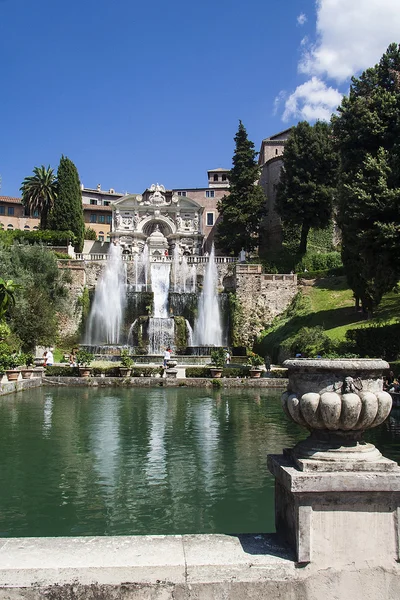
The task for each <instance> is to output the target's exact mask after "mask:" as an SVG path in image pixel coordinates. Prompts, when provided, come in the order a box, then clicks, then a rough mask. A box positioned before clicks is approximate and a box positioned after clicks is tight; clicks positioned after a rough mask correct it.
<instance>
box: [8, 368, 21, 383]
mask: <svg viewBox="0 0 400 600" xmlns="http://www.w3.org/2000/svg"><path fill="white" fill-rule="evenodd" d="M6 375H7V379H8V381H17V380H18V375H19V371H17V370H16V369H7V370H6Z"/></svg>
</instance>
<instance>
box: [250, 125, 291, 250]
mask: <svg viewBox="0 0 400 600" xmlns="http://www.w3.org/2000/svg"><path fill="white" fill-rule="evenodd" d="M291 130H292V128H291V127H289V129H285V130H284V131H281V132H279V133H276V134H275V135H272V136H271V137H269V138H266V139H264V140H263V141H262V142H261V148H260V153H259V159H258V164H259V166H260V180H259V183H260V185H261V186H262V188H263V190H264V192H265V194H266V196H267V215H266V217H265V226H264V228H263V229H264V234H263V239H262V241H261V248H260V250H261V252H262V253H265V252H267V251H268V250H274V249H278V248H280V246H281V244H282V225H281V220H280V218H279V215H278V213H277V212H276V210H275V201H276V186H277V184H278V183H279V179H280V175H281V169H282V166H283V159H282V155H283V151H284V148H285V142H286V140H287V139H288V137H289V135H290V132H291Z"/></svg>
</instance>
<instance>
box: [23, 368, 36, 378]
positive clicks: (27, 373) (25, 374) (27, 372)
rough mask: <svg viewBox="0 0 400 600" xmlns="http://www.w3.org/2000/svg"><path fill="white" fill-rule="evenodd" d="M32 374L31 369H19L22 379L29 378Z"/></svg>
mask: <svg viewBox="0 0 400 600" xmlns="http://www.w3.org/2000/svg"><path fill="white" fill-rule="evenodd" d="M32 374H33V369H21V375H22V379H30V378H31V377H32Z"/></svg>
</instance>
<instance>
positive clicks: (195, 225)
mask: <svg viewBox="0 0 400 600" xmlns="http://www.w3.org/2000/svg"><path fill="white" fill-rule="evenodd" d="M193 229H194V230H195V231H198V230H199V214H198V213H196V214H195V215H194V219H193Z"/></svg>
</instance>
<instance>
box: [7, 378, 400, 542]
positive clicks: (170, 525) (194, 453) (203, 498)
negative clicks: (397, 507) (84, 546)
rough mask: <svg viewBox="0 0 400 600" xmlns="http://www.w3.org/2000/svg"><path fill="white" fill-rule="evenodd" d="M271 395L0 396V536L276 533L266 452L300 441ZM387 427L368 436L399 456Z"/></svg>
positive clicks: (81, 392) (80, 392) (50, 392)
mask: <svg viewBox="0 0 400 600" xmlns="http://www.w3.org/2000/svg"><path fill="white" fill-rule="evenodd" d="M279 397H280V392H272V393H271V392H267V391H256V390H253V391H232V390H227V391H221V392H212V391H210V392H209V391H206V390H189V389H185V388H173V389H164V388H157V389H144V388H143V389H141V388H134V389H129V390H128V389H113V390H98V389H82V388H77V389H76V388H66V387H65V388H64V387H63V388H48V387H47V388H42V389H35V390H32V391H29V392H28V391H27V392H24V393H20V394H16V395H14V396H6V397H3V398H0V536H3V537H4V536H10V537H15V536H64V535H65V536H77V535H134V534H136V535H137V534H177V533H216V532H219V533H243V532H247V533H253V532H263V531H264V532H267V531H273V530H274V516H273V511H274V508H273V503H274V490H273V479H272V477H271V476H270V474H269V472H268V469H267V454H269V453H280V452H281V451H282V448H283V447H286V446H293V445H294V444H295V443H296V441H298V440H299V439H302V438H304V437H305V432H303V431H302V430H301V429H300V428H298V427H297V426H296V425H294V424H292V423H290V422H289V421H287V420H286V418H285V417H284V415H283V413H282V409H281V406H280V400H279ZM392 430H393V427H392ZM392 430H390V429H388V428H385V426H383V428H380V430H379V431H378V432H375V433H374V435H375V437H376V438H379V440H378V439H376V440H374V441H376V442H380V446H379V447H382V445H384V446H385V450H386V452H385V453H386V455H388V456H390V454H391V452H392V451H393V452H392V454H393V456H392V457H393V458H395V457H398V455H399V454H400V451H399V447H398V446H397V447H396V444H395V442H393V435H394V434H393V431H392ZM392 442H393V443H394V447H392V446H393V444H392Z"/></svg>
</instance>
